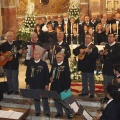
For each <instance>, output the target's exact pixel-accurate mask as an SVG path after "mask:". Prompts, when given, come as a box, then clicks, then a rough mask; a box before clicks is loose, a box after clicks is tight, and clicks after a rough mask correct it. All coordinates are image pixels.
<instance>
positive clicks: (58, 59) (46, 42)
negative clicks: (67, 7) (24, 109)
mask: <svg viewBox="0 0 120 120" xmlns="http://www.w3.org/2000/svg"><path fill="white" fill-rule="evenodd" d="M42 21H43V23H42V24H41V25H38V24H37V25H36V26H35V30H34V32H31V33H30V40H28V41H27V42H26V43H22V42H21V44H20V42H19V40H14V39H13V37H14V35H13V33H12V32H11V31H8V32H7V33H6V38H7V41H6V42H5V43H3V44H2V45H0V53H1V54H0V61H1V62H4V61H5V60H7V62H6V64H5V65H3V68H4V69H5V72H6V77H7V83H8V89H9V90H8V95H10V94H12V93H15V94H18V93H19V82H18V74H19V58H20V57H21V56H22V53H23V52H24V53H25V65H26V66H27V70H26V79H25V82H26V89H43V90H48V89H49V84H50V83H51V87H50V90H53V91H56V92H57V93H58V94H59V95H60V93H61V92H63V91H65V92H66V91H67V90H68V89H69V88H70V84H71V78H70V67H69V57H70V56H71V54H74V55H75V56H78V71H81V72H82V93H81V94H79V95H78V96H81V97H82V96H86V95H88V94H89V90H88V82H89V86H90V95H89V98H94V94H95V80H94V71H95V69H96V60H97V59H98V58H99V57H100V58H101V59H102V64H103V78H104V91H105V98H104V99H106V98H107V99H110V98H111V97H113V98H114V95H113V94H111V91H110V90H111V89H112V88H113V89H114V91H115V88H114V87H109V84H112V85H113V84H114V86H116V87H117V88H119V87H120V85H119V84H120V78H119V76H120V67H119V66H120V65H119V64H120V45H119V42H120V29H119V28H120V14H119V13H116V14H115V18H114V19H113V20H108V19H107V14H106V13H104V14H103V16H102V18H101V20H100V21H97V18H96V16H95V15H92V16H91V19H90V17H89V16H83V15H82V16H80V18H79V19H77V20H75V19H74V17H71V18H70V19H69V18H68V15H67V13H64V14H63V19H62V18H61V17H58V21H55V20H54V17H53V16H50V21H49V22H48V21H47V19H46V18H45V17H43V18H42ZM103 43H104V45H105V48H104V50H103V51H102V52H99V51H98V48H97V47H96V46H95V45H96V44H97V45H100V44H103ZM70 44H78V46H77V47H76V48H75V49H73V51H72V53H71V50H70V47H69V45H70ZM46 46H47V47H46ZM23 48H24V49H23ZM8 51H10V52H11V53H10V54H9V55H7V54H6V56H5V55H3V54H5V53H7V52H8ZM45 54H47V59H49V60H50V64H51V70H50V72H49V69H48V65H47V63H46V62H45V59H46V58H44V59H43V56H45ZM10 56H12V57H13V58H12V59H11V60H9V57H10ZM113 78H114V80H113ZM106 88H107V90H106ZM119 89H120V88H119ZM119 89H118V90H117V91H119ZM108 92H109V94H110V96H111V97H109V96H108ZM112 93H113V92H112ZM115 94H116V93H115ZM54 101H55V107H56V109H57V114H56V115H55V117H56V118H58V117H62V116H63V110H62V105H61V104H59V103H58V102H57V101H56V100H54ZM42 104H43V110H44V114H45V115H47V116H50V108H49V103H48V99H47V98H42ZM34 105H35V111H36V116H39V115H40V114H41V109H40V100H37V99H34ZM106 109H107V108H106ZM64 110H65V113H66V115H67V117H68V118H71V117H70V113H69V111H68V110H66V109H65V108H64ZM104 115H105V113H103V115H102V117H100V116H99V118H100V119H101V120H107V119H106V118H104ZM103 118H104V119H103ZM108 120H109V119H108ZM112 120H113V119H112Z"/></svg>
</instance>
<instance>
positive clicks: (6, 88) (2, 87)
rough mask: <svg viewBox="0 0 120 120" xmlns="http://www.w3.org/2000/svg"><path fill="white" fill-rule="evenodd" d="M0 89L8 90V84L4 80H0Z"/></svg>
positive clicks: (2, 90)
mask: <svg viewBox="0 0 120 120" xmlns="http://www.w3.org/2000/svg"><path fill="white" fill-rule="evenodd" d="M0 91H1V92H3V93H5V92H8V84H7V82H6V81H4V82H0Z"/></svg>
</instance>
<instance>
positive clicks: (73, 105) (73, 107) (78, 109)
mask: <svg viewBox="0 0 120 120" xmlns="http://www.w3.org/2000/svg"><path fill="white" fill-rule="evenodd" d="M64 101H65V103H66V105H67V106H68V108H69V110H70V112H71V113H72V114H75V113H78V114H80V115H82V113H83V110H84V108H83V107H82V106H81V105H79V104H78V103H77V101H76V100H75V98H74V97H73V96H70V97H69V98H66V99H65V100H64Z"/></svg>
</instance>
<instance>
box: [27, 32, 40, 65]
mask: <svg viewBox="0 0 120 120" xmlns="http://www.w3.org/2000/svg"><path fill="white" fill-rule="evenodd" d="M26 46H27V48H28V49H27V50H26V51H25V53H26V56H25V65H27V64H28V63H29V62H30V60H31V59H33V58H34V50H35V49H36V47H37V46H40V47H41V46H42V43H41V42H40V41H38V35H37V33H35V32H31V33H30V41H28V42H26Z"/></svg>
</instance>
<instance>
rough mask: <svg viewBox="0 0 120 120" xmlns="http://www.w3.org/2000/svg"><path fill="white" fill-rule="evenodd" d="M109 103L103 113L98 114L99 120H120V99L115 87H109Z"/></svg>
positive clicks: (107, 89)
mask: <svg viewBox="0 0 120 120" xmlns="http://www.w3.org/2000/svg"><path fill="white" fill-rule="evenodd" d="M106 91H107V97H108V98H109V101H108V102H107V106H106V107H105V109H104V110H103V112H102V113H101V112H99V113H98V114H97V120H119V119H120V116H119V115H120V98H119V94H118V89H117V87H116V86H115V85H108V86H107V88H106Z"/></svg>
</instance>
